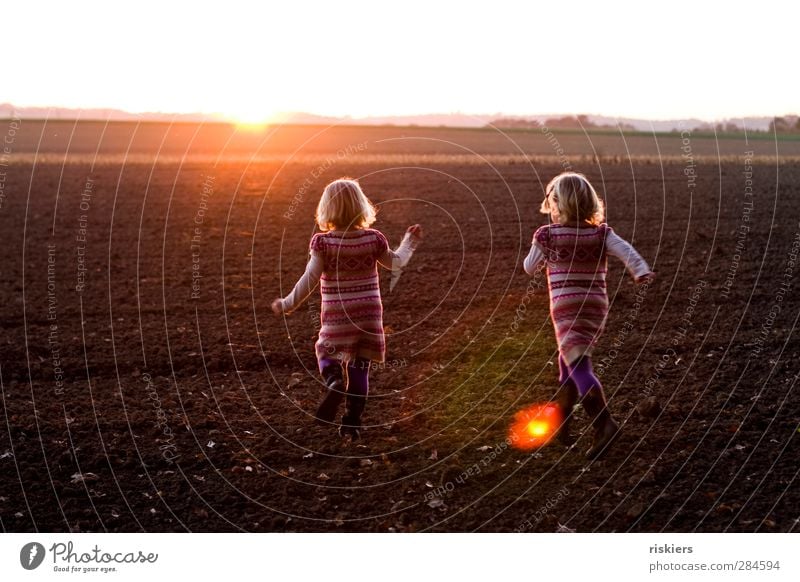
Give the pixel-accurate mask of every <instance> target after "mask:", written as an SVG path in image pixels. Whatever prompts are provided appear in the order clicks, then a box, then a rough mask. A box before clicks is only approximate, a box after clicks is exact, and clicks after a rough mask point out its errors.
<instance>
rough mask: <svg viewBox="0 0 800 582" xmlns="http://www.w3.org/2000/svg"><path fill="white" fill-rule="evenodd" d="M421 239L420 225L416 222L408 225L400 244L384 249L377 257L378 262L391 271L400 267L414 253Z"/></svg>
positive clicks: (404, 264)
mask: <svg viewBox="0 0 800 582" xmlns="http://www.w3.org/2000/svg"><path fill="white" fill-rule="evenodd" d="M421 240H422V227H421V226H420V225H418V224H415V225H414V226H409V227H408V230H407V231H406V234H405V236H404V237H403V240H402V242H401V243H400V246H399V247H397V248H396V249H395V250H392V249H386V251H384V253H383V254H382V255H381V256H380V257H378V262H379V263H380V264H381V265H383V266H384V267H385V268H387V269H390V270H392V271H396V270H398V269H402V268H403V267H405V266H406V265H407V264H408V261H409V260H410V259H411V255H413V254H414V251H415V250H416V248H417V246H418V245H419V243H420V241H421Z"/></svg>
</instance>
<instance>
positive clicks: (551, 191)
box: [539, 172, 605, 226]
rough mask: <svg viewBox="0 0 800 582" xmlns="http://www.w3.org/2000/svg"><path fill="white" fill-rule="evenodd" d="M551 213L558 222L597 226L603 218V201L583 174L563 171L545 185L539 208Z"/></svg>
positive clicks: (543, 212)
mask: <svg viewBox="0 0 800 582" xmlns="http://www.w3.org/2000/svg"><path fill="white" fill-rule="evenodd" d="M539 210H540V212H541V213H542V214H551V213H552V214H553V215H554V218H556V220H558V222H559V224H567V223H569V222H588V223H589V224H593V225H595V226H597V225H598V224H600V223H601V222H603V220H604V218H605V208H604V207H603V201H602V200H600V197H599V196H598V195H597V192H596V191H595V189H594V187H593V186H592V185H591V184H590V183H589V180H587V179H586V176H584V175H583V174H578V173H577V172H564V173H562V174H559V175H558V176H556V177H555V178H553V179H552V180H550V183H549V184H548V185H547V188H546V189H545V198H544V200H543V201H542V206H541V208H540V209H539Z"/></svg>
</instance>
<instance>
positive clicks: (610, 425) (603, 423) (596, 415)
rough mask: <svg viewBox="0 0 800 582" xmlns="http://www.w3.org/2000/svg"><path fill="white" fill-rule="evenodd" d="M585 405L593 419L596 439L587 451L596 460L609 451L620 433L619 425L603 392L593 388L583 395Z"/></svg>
mask: <svg viewBox="0 0 800 582" xmlns="http://www.w3.org/2000/svg"><path fill="white" fill-rule="evenodd" d="M583 407H584V408H585V409H586V412H587V413H588V414H589V417H590V418H591V419H592V426H593V427H594V441H593V443H592V446H591V447H590V448H589V450H588V451H586V458H587V459H590V460H596V459H600V458H601V457H603V455H605V454H606V452H608V449H609V448H610V447H611V445H612V444H613V442H614V441H615V440H616V438H617V437H618V436H619V434H620V428H619V425H618V424H617V423H616V422H615V421H614V419H613V418H611V413H610V412H609V411H608V407H607V406H606V401H605V398H604V397H603V392H602V391H600V390H598V389H597V388H592V389H590V390H589V392H587V393H586V396H584V397H583Z"/></svg>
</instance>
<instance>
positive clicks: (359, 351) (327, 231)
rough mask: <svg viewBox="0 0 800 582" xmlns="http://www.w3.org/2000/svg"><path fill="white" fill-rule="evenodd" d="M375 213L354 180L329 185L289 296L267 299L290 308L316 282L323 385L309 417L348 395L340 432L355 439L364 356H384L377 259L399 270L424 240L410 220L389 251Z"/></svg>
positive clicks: (328, 412)
mask: <svg viewBox="0 0 800 582" xmlns="http://www.w3.org/2000/svg"><path fill="white" fill-rule="evenodd" d="M375 213H376V210H375V207H374V206H373V205H372V203H371V202H370V201H369V199H368V198H367V197H366V196H365V195H364V192H362V190H361V186H359V184H358V182H356V181H355V180H352V179H349V178H342V179H340V180H335V181H333V182H331V183H330V184H328V185H327V186H326V187H325V190H324V191H323V193H322V197H321V198H320V200H319V204H318V205H317V213H316V220H317V225H318V226H319V228H320V229H321V230H322V231H323V232H321V233H317V234H315V235H314V236H313V237H312V238H311V244H310V254H311V258H310V259H309V261H308V265H307V266H306V271H305V273H304V274H303V276H302V277H301V278H300V280H299V281H298V282H297V284H296V285H295V286H294V289H293V290H292V292H291V293H290V294H289V295H287V296H286V297H284V298H283V299H275V301H273V302H272V310H273V311H274V312H275V314H276V315H279V314H281V313H291V312H292V311H294V310H295V309H297V308H298V307H299V306H300V304H301V303H302V302H303V301H304V300H305V299H306V298H307V297H308V296H309V295H310V294H311V292H312V291H313V290H314V288H315V287H316V286H317V284H318V283H319V282H320V281H322V285H321V287H320V291H321V294H322V309H321V313H320V320H321V323H322V327H321V329H320V331H319V339H318V340H317V342H316V344H315V348H316V353H317V361H318V364H319V370H320V373H321V374H322V378H323V379H324V381H325V386H326V387H327V390H326V394H325V397H324V398H323V399H322V402H321V403H320V405H319V408H318V409H317V412H316V415H315V416H316V418H317V419H318V420H319V421H322V422H327V423H330V422H333V420H334V418H335V417H336V413H337V411H338V409H339V406H340V405H341V403H342V400H344V399H345V397H346V400H347V402H346V405H345V413H344V416H342V422H341V426H340V427H339V434H340V435H341V436H342V437H348V438H350V439H352V440H357V439H358V438H359V437H360V427H361V414H362V413H363V412H364V407H365V405H366V398H367V394H368V392H369V368H370V362H371V361H372V360H376V361H378V362H382V361H384V357H385V351H386V342H385V338H384V334H383V306H382V304H381V292H380V286H379V282H378V269H377V264H378V263H380V264H381V265H383V266H384V267H386V268H388V269H391V270H393V271H398V270H400V269H402V268H403V267H405V265H406V264H407V263H408V260H409V259H410V258H411V255H412V253H413V252H414V249H415V248H416V246H417V244H419V241H420V240H421V239H422V227H421V226H420V225H418V224H415V225H414V226H410V227H409V228H408V230H407V231H406V235H405V237H404V238H403V241H402V242H401V243H400V246H399V247H398V248H397V250H394V251H393V250H391V249H390V248H389V244H388V242H387V241H386V237H385V236H383V234H381V233H380V232H379V231H377V230H374V229H371V228H369V227H370V225H371V224H372V223H373V222H375ZM344 368H346V369H347V380H346V383H345V377H344ZM345 386H346V387H345Z"/></svg>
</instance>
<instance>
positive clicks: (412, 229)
mask: <svg viewBox="0 0 800 582" xmlns="http://www.w3.org/2000/svg"><path fill="white" fill-rule="evenodd" d="M406 232H407V233H409V234H410V235H411V236H413V237H414V238H418V239H422V235H423V233H422V226H421V225H419V224H414V225H411V226H409V227H408V230H406Z"/></svg>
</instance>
